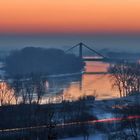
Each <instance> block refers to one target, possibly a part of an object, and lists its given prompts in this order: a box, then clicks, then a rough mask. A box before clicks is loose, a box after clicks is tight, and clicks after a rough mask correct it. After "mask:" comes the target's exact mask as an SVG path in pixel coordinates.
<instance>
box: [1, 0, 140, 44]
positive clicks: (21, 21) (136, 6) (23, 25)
mask: <svg viewBox="0 0 140 140" xmlns="http://www.w3.org/2000/svg"><path fill="white" fill-rule="evenodd" d="M108 33H109V34H129V35H133V34H139V33H140V0H1V1H0V35H1V36H3V35H4V36H6V35H20V36H22V38H24V37H25V38H27V36H26V35H33V36H34V35H38V36H39V37H40V36H42V35H43V34H45V35H47V37H48V35H51V36H50V37H49V38H51V40H53V35H54V36H55V37H56V35H57V36H65V34H70V35H71V36H72V35H73V34H77V37H78V38H80V36H79V34H80V35H81V34H82V35H83V34H84V35H86V34H90V35H92V34H108ZM12 37H14V36H12ZM68 37H69V36H68ZM6 38H7V40H8V39H11V38H10V37H9V36H6ZM90 38H91V36H90ZM54 39H55V38H54ZM82 39H83V38H81V40H82ZM1 40H2V41H3V39H1ZM15 40H16V39H14V40H13V44H11V45H14V44H15V42H14V41H15ZM23 40H24V39H23ZM62 40H63V39H62ZM70 40H71V39H70ZM17 41H18V42H20V41H19V40H17ZM86 41H88V40H86ZM53 42H54V41H53ZM5 43H6V42H5ZM73 43H75V42H73ZM32 44H33V45H36V44H35V43H32ZM138 44H139V43H138ZM4 45H5V44H4V41H3V43H0V46H4ZM22 45H23V43H22ZM25 45H30V43H29V44H26V42H25ZM37 45H38V44H37ZM5 46H6V45H5ZM7 46H8V44H7Z"/></svg>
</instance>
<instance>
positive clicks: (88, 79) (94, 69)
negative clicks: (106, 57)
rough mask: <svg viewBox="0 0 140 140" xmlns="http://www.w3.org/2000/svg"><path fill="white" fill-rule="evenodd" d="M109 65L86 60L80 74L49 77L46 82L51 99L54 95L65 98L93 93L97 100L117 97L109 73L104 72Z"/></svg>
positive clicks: (75, 97) (72, 98) (117, 94)
mask: <svg viewBox="0 0 140 140" xmlns="http://www.w3.org/2000/svg"><path fill="white" fill-rule="evenodd" d="M109 66H110V64H109V63H104V62H96V61H94V62H86V66H85V73H84V74H82V75H79V76H71V77H70V76H67V77H57V78H50V79H49V80H48V83H47V86H48V89H49V93H50V97H52V100H56V98H53V97H56V96H57V97H59V99H60V98H63V99H65V100H75V99H78V98H79V97H83V96H85V95H94V96H96V99H97V100H102V99H109V98H115V97H119V92H118V91H117V89H114V88H112V80H111V78H110V77H111V75H110V74H108V73H106V72H107V70H108V68H109ZM52 95H53V96H52ZM59 99H58V100H59Z"/></svg>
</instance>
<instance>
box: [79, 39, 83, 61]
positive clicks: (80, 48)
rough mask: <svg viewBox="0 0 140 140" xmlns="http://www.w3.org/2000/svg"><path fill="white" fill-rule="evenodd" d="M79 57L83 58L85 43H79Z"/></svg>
mask: <svg viewBox="0 0 140 140" xmlns="http://www.w3.org/2000/svg"><path fill="white" fill-rule="evenodd" d="M79 57H80V58H81V59H82V58H83V43H82V42H81V43H79Z"/></svg>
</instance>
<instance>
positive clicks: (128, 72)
mask: <svg viewBox="0 0 140 140" xmlns="http://www.w3.org/2000/svg"><path fill="white" fill-rule="evenodd" d="M110 71H111V73H112V74H111V77H112V80H113V87H117V88H118V90H119V92H120V97H123V96H127V95H130V94H132V93H136V92H140V65H139V64H137V63H135V64H130V63H120V64H115V65H114V66H113V67H111V68H110Z"/></svg>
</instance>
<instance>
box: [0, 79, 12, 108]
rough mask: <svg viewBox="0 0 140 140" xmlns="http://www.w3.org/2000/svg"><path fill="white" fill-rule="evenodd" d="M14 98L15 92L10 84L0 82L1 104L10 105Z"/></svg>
mask: <svg viewBox="0 0 140 140" xmlns="http://www.w3.org/2000/svg"><path fill="white" fill-rule="evenodd" d="M13 98H14V94H13V90H12V88H11V87H10V85H9V84H7V83H6V82H4V81H2V82H0V104H1V106H2V105H5V104H10V103H11V101H12V99H13Z"/></svg>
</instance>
